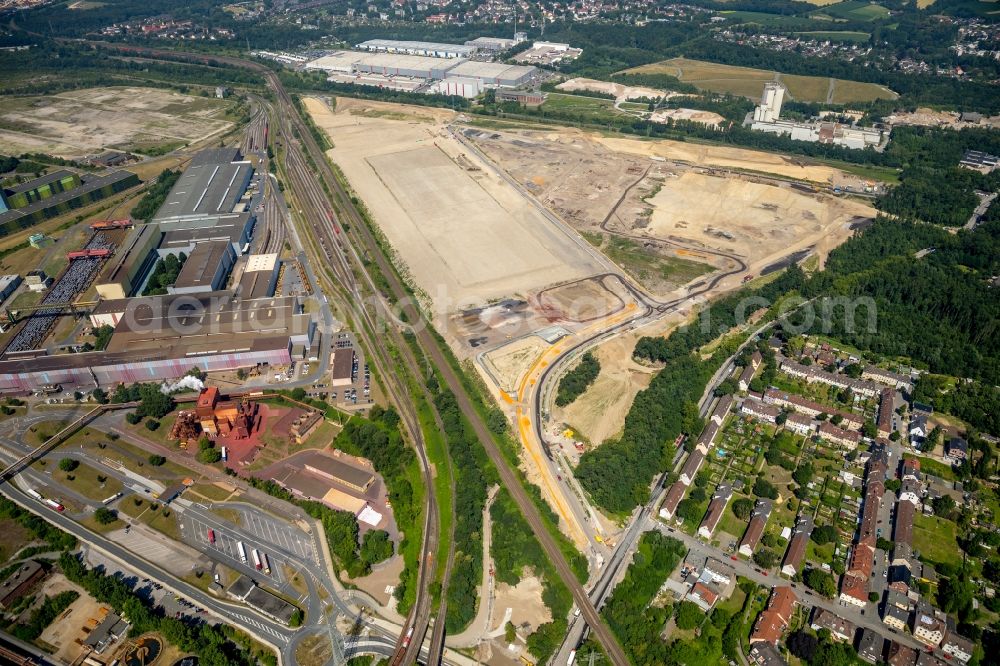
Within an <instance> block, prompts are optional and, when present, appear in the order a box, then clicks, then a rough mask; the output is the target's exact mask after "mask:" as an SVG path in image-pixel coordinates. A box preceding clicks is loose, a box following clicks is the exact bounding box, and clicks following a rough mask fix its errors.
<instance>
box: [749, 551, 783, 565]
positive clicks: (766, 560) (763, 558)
mask: <svg viewBox="0 0 1000 666" xmlns="http://www.w3.org/2000/svg"><path fill="white" fill-rule="evenodd" d="M753 561H754V562H755V563H756V564H757V566H759V567H761V568H762V569H771V568H772V567H774V566H776V565H777V564H778V561H779V558H778V554H777V553H775V552H774V551H773V550H769V549H767V548H759V549H758V550H757V552H756V553H754V554H753Z"/></svg>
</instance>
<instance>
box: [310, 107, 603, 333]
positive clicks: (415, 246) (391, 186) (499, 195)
mask: <svg viewBox="0 0 1000 666" xmlns="http://www.w3.org/2000/svg"><path fill="white" fill-rule="evenodd" d="M306 106H307V108H308V109H309V112H310V113H311V115H312V117H313V118H314V119H315V121H316V122H317V124H318V125H319V126H320V127H321V128H322V129H324V130H326V131H327V132H328V133H329V135H330V137H331V139H332V141H333V144H334V148H333V149H332V150H331V151H330V155H331V157H332V159H333V161H334V162H336V163H337V164H338V165H340V167H341V168H342V169H343V171H344V173H345V175H346V176H347V178H348V180H349V181H350V183H351V185H352V187H353V188H354V189H355V190H356V191H357V192H358V194H359V195H360V197H361V198H362V199H363V200H364V201H365V203H366V205H367V206H368V207H369V209H370V210H371V212H372V214H373V216H374V218H375V220H376V222H377V223H378V224H379V226H380V227H381V229H382V231H383V232H384V233H385V235H386V237H387V238H388V240H389V242H390V243H391V244H392V246H393V248H395V250H396V252H397V253H398V256H399V258H400V259H401V260H402V263H403V264H405V271H406V272H408V273H409V274H410V276H411V277H412V279H413V280H414V281H415V282H416V284H417V285H418V286H419V287H420V288H421V289H422V290H423V292H424V293H425V295H426V296H427V297H429V299H430V300H431V302H432V304H433V307H434V310H435V316H436V317H440V316H444V315H447V314H448V313H451V312H455V311H456V310H459V309H461V308H463V307H468V306H474V305H484V304H486V303H488V302H490V301H493V300H496V299H500V298H504V297H511V296H516V295H521V296H524V295H526V294H527V293H529V292H531V291H534V290H537V289H540V288H542V287H545V286H547V285H549V284H553V283H556V282H561V281H564V280H571V279H575V278H580V277H583V276H586V275H592V274H595V273H598V272H601V271H602V267H601V266H600V264H599V263H598V261H597V260H595V258H594V257H593V256H592V255H591V254H589V253H588V252H586V251H585V250H584V249H583V248H582V247H581V246H580V244H578V243H577V242H575V241H574V240H572V239H571V238H570V237H569V236H568V235H567V234H566V232H565V231H564V230H562V229H561V228H559V227H558V226H556V225H555V224H554V223H553V222H551V221H550V220H547V219H546V218H545V217H544V216H543V215H542V213H541V212H540V211H539V210H538V209H537V208H535V207H534V206H533V205H532V204H531V203H530V202H529V201H528V200H527V199H525V198H524V197H523V196H522V195H521V194H520V193H519V192H518V191H517V190H516V189H515V188H514V187H513V186H511V185H510V184H509V183H507V182H506V181H504V180H502V179H501V178H500V177H499V175H497V174H496V173H494V172H493V171H492V170H490V169H489V168H487V166H486V165H485V164H482V163H481V162H480V161H479V160H478V159H476V157H475V156H472V155H468V154H467V151H466V150H465V148H464V147H463V146H462V145H461V144H460V143H459V142H458V141H457V140H455V139H454V138H453V137H452V136H451V135H450V134H449V132H448V130H447V129H446V128H445V127H444V122H445V121H447V120H449V119H450V116H451V114H450V113H449V112H446V111H433V112H430V113H428V110H426V109H415V110H412V111H411V110H410V108H409V107H405V106H401V105H394V104H382V103H378V102H368V101H363V100H349V99H338V100H337V104H336V111H335V112H331V111H330V109H329V108H328V107H327V106H326V105H325V104H323V103H322V102H321V101H319V100H312V99H310V100H307V101H306Z"/></svg>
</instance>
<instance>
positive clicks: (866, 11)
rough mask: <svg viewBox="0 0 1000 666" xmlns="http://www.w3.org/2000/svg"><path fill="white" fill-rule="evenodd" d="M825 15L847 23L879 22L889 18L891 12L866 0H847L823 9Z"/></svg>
mask: <svg viewBox="0 0 1000 666" xmlns="http://www.w3.org/2000/svg"><path fill="white" fill-rule="evenodd" d="M823 14H825V15H827V16H831V17H833V18H835V19H844V20H847V21H877V20H878V19H884V18H889V10H888V9H886V8H885V7H883V6H881V5H877V4H875V3H872V2H865V1H864V0H845V2H838V3H835V4H831V5H826V6H825V7H823Z"/></svg>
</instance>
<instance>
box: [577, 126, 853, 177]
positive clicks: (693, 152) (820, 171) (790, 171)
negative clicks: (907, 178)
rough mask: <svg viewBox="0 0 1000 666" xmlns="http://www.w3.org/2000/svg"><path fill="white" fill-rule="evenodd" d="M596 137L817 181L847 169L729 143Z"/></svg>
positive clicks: (619, 145) (616, 146)
mask: <svg viewBox="0 0 1000 666" xmlns="http://www.w3.org/2000/svg"><path fill="white" fill-rule="evenodd" d="M594 140H595V141H598V142H599V143H601V144H602V145H604V146H607V147H608V148H610V149H611V150H613V151H616V152H622V153H627V154H629V155H641V156H644V157H663V158H665V159H669V160H678V161H681V162H688V163H691V164H697V165H699V166H713V167H723V168H729V169H744V170H747V171H757V172H760V173H773V174H775V175H778V176H785V177H788V178H796V179H799V180H808V181H812V182H815V183H822V184H824V185H825V184H828V183H833V182H839V181H840V179H842V178H843V177H844V173H843V172H842V171H840V170H839V169H834V168H833V167H828V166H823V165H818V164H811V163H807V162H802V161H799V160H797V159H796V158H794V157H786V156H784V155H778V154H775V153H765V152H760V151H756V150H747V149H745V148H730V147H728V146H709V145H702V144H696V143H685V142H681V141H670V140H668V139H662V140H661V139H657V140H656V141H641V140H638V139H619V138H615V137H604V136H594Z"/></svg>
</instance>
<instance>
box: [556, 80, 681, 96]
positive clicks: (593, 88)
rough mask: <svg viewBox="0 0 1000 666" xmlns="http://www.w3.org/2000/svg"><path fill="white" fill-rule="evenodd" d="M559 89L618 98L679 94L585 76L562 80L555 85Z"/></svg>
mask: <svg viewBox="0 0 1000 666" xmlns="http://www.w3.org/2000/svg"><path fill="white" fill-rule="evenodd" d="M556 88H558V89H559V90H563V91H565V92H575V91H580V90H583V91H589V92H598V93H604V94H605V95H614V96H615V97H616V98H618V99H623V100H626V99H639V98H641V97H648V98H649V99H656V98H657V97H675V96H678V95H680V93H675V92H669V93H668V92H667V91H666V90H658V89H656V88H647V87H646V86H626V85H624V84H622V83H613V82H611V81H598V80H597V79H585V78H579V77H578V78H575V79H569V80H568V81H563V82H562V83H560V84H559V85H557V86H556Z"/></svg>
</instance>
